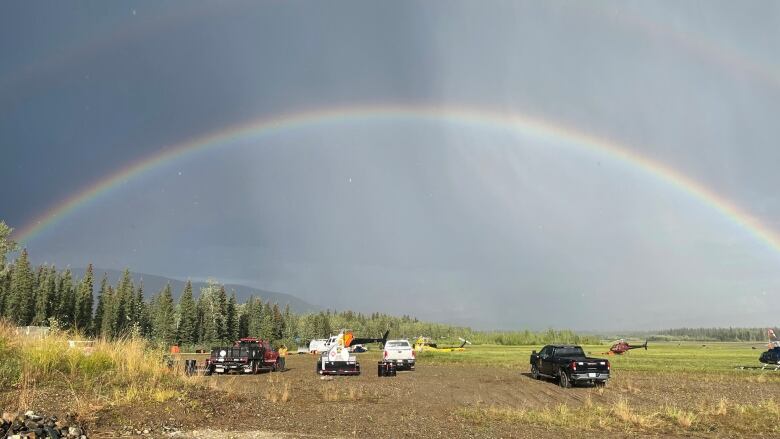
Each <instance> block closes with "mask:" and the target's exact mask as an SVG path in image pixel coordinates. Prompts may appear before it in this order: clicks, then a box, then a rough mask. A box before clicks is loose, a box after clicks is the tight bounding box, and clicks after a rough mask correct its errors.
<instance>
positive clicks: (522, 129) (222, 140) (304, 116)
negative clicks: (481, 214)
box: [16, 105, 780, 253]
mask: <svg viewBox="0 0 780 439" xmlns="http://www.w3.org/2000/svg"><path fill="white" fill-rule="evenodd" d="M393 119H409V120H429V121H439V122H447V123H456V124H464V125H473V126H478V127H485V128H491V129H498V130H510V131H515V132H518V133H520V134H522V135H525V136H530V137H536V138H541V139H543V140H547V141H552V142H565V143H567V144H571V145H574V146H577V147H579V148H582V149H586V150H590V151H592V152H595V153H598V154H601V155H604V156H606V157H609V158H611V159H613V160H616V161H618V162H621V163H624V164H628V165H630V166H633V167H634V168H636V169H641V170H643V171H644V172H645V173H647V174H649V175H651V176H653V177H655V178H657V179H659V180H662V181H664V182H666V183H668V184H670V185H671V186H673V187H675V188H677V189H679V190H680V191H681V192H684V193H687V194H688V195H690V196H692V197H693V198H695V199H698V200H699V201H701V202H702V203H704V204H706V205H709V206H710V207H712V208H714V209H715V210H716V211H718V212H720V213H721V214H722V215H723V216H725V217H727V218H728V219H730V220H731V221H733V222H734V223H736V224H737V225H739V226H740V227H742V228H743V229H745V230H746V231H748V232H749V233H750V234H752V235H753V236H754V237H756V238H757V239H758V240H759V241H761V242H763V243H765V244H766V245H767V246H768V247H769V248H771V249H772V250H774V251H777V252H778V253H780V239H778V237H777V236H776V234H775V233H774V231H772V230H771V229H769V228H768V227H766V226H765V225H764V224H762V223H761V222H760V221H759V220H757V219H756V218H754V217H753V216H751V215H750V214H749V213H747V212H746V211H744V210H742V209H741V208H740V207H739V206H737V205H736V204H735V203H733V202H731V201H730V200H728V199H726V198H724V197H721V196H719V195H718V194H717V193H715V192H714V191H712V190H710V189H708V188H706V187H704V186H703V185H701V184H700V183H698V182H696V181H694V180H693V179H691V178H688V177H686V176H685V175H683V174H681V173H680V172H678V171H676V170H675V169H673V168H671V167H669V166H667V165H665V164H663V163H661V162H658V161H656V160H653V159H650V158H648V157H645V156H642V155H640V154H638V153H637V152H634V151H632V150H631V149H630V148H628V147H627V146H624V145H621V144H619V143H616V142H614V141H611V140H608V139H604V138H599V137H595V136H592V135H590V134H587V133H583V132H580V131H576V130H574V129H570V128H567V127H564V126H562V125H559V124H555V123H552V122H550V121H548V120H543V119H539V118H534V117H531V116H528V115H525V114H521V113H510V112H500V111H495V110H489V109H481V108H473V107H460V106H422V105H376V106H348V107H340V108H333V107H328V108H324V109H317V110H308V111H303V112H297V113H289V114H284V115H280V116H276V117H266V118H260V119H255V120H253V121H250V122H248V123H244V124H239V125H234V126H231V127H228V128H226V129H223V130H220V131H217V132H213V133H211V134H208V135H205V136H202V137H198V138H195V139H192V140H190V141H187V142H184V143H179V144H175V145H172V146H169V147H167V148H164V149H163V150H162V151H161V152H158V153H155V154H152V155H150V156H147V157H145V158H142V159H141V160H138V161H136V162H133V163H131V164H130V165H128V166H125V167H123V168H121V169H119V170H117V171H116V172H114V173H112V174H110V175H108V176H107V177H105V178H103V179H101V180H99V181H97V182H95V183H94V184H92V185H90V186H88V187H86V188H85V189H83V190H81V191H80V192H77V193H75V194H74V195H73V196H71V197H69V198H66V199H65V200H63V201H61V202H60V203H58V204H56V205H55V206H53V207H52V208H50V209H49V210H48V211H46V212H45V213H44V214H42V215H40V216H39V217H38V218H36V219H35V220H33V221H32V222H30V223H29V224H27V225H26V226H25V227H23V228H22V229H21V230H20V231H19V232H18V234H17V238H16V239H17V240H18V241H20V242H22V243H25V242H27V241H29V240H31V239H33V238H34V237H35V236H36V235H38V234H39V233H41V232H42V231H44V230H46V229H47V228H48V227H50V226H52V225H54V224H56V223H57V222H58V221H60V220H61V219H62V218H64V217H66V216H67V215H69V214H71V213H72V212H74V211H76V210H78V209H79V208H80V207H82V206H84V205H86V204H88V203H89V202H90V201H91V200H94V199H96V198H98V197H100V195H102V194H105V193H107V192H109V191H111V189H113V188H115V187H117V186H118V185H120V184H121V183H122V182H125V181H128V180H131V179H134V178H137V177H139V176H141V175H142V174H144V173H146V172H149V171H151V170H153V169H155V168H158V167H161V166H163V165H165V164H167V163H169V162H172V161H174V160H176V159H178V158H181V157H183V156H188V155H191V154H194V153H196V152H198V151H203V150H209V149H212V148H218V147H225V146H228V145H230V144H233V143H235V142H237V141H239V140H249V139H252V138H257V137H263V136H268V135H271V134H275V133H280V132H283V131H291V130H295V129H300V128H304V127H307V126H312V125H318V124H333V123H358V122H363V121H371V120H381V121H391V120H393Z"/></svg>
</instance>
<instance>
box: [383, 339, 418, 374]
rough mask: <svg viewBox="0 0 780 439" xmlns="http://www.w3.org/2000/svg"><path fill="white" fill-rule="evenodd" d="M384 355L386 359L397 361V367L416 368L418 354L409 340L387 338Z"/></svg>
mask: <svg viewBox="0 0 780 439" xmlns="http://www.w3.org/2000/svg"><path fill="white" fill-rule="evenodd" d="M383 355H384V360H385V361H391V362H393V363H395V367H396V369H409V370H414V362H415V359H416V357H417V354H416V353H415V352H414V349H412V344H411V343H409V340H387V342H386V343H385V352H384V354H383Z"/></svg>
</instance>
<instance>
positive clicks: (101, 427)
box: [95, 354, 780, 438]
mask: <svg viewBox="0 0 780 439" xmlns="http://www.w3.org/2000/svg"><path fill="white" fill-rule="evenodd" d="M315 361H316V359H315V358H314V357H311V356H308V355H306V356H292V357H290V358H288V361H287V364H288V368H289V369H288V370H287V371H285V372H281V373H265V374H260V375H223V376H211V377H199V378H197V379H198V380H200V381H202V383H203V384H204V385H205V386H207V387H209V388H211V389H213V390H212V391H206V390H204V391H201V392H197V393H196V394H193V395H190V396H189V398H186V399H183V400H175V401H168V402H166V403H160V404H159V405H158V406H157V407H149V408H148V409H147V410H138V411H126V410H121V409H119V408H107V409H105V410H103V411H102V413H99V415H98V419H96V420H95V427H96V430H97V431H98V432H101V433H103V434H105V435H111V434H112V433H116V432H115V431H114V430H113V429H114V428H115V426H116V425H124V424H132V425H135V426H150V427H152V430H153V431H154V432H161V431H162V430H161V428H162V426H161V425H154V423H151V425H150V423H149V422H148V420H149V419H155V418H161V419H168V418H170V420H171V421H172V422H174V423H175V425H176V427H177V428H179V429H181V430H182V432H183V433H184V434H185V435H187V436H191V437H208V436H203V435H204V434H207V433H203V429H212V430H210V431H212V432H215V431H220V433H218V434H217V436H219V437H237V438H252V437H267V436H264V435H265V434H268V432H275V433H274V434H276V433H282V432H284V433H286V434H290V435H291V437H309V436H310V435H312V434H317V435H319V436H321V437H322V436H324V437H377V436H387V435H388V434H389V435H390V436H392V437H464V438H465V437H531V436H534V437H558V436H559V435H560V434H561V431H560V430H559V429H550V428H549V427H545V426H540V425H519V424H517V423H512V422H474V421H473V420H471V419H469V418H468V417H464V416H463V415H462V413H463V411H464V410H469V409H475V408H476V409H478V408H482V407H484V408H488V407H499V408H502V409H503V408H508V409H545V408H555V407H557V406H559V405H561V404H563V405H566V406H568V407H571V408H578V407H582V406H583V405H585V404H594V405H604V406H608V405H611V404H615V403H617V402H618V401H621V400H622V401H626V402H627V403H628V404H629V405H630V406H631V407H634V408H636V409H639V410H641V409H643V408H646V409H648V410H652V409H655V408H657V407H659V406H664V405H673V406H675V407H683V408H690V409H693V408H695V407H698V406H701V405H702V404H717V402H718V401H719V400H720V399H722V398H723V397H727V398H728V399H729V400H730V401H731V402H733V403H739V404H755V403H758V402H760V401H763V400H766V399H771V398H773V397H774V396H775V395H777V394H778V392H779V391H780V381H778V380H774V379H772V380H770V381H767V380H766V379H763V378H762V376H761V375H755V376H754V377H753V378H745V377H744V376H740V375H733V374H732V375H729V374H724V375H720V374H714V375H706V376H699V375H697V374H695V373H690V374H686V373H682V374H674V375H672V374H669V373H652V372H649V373H643V372H633V371H632V372H620V371H616V372H614V379H613V380H611V381H610V383H609V385H608V386H607V388H606V389H604V390H600V389H597V388H595V387H577V388H573V389H563V388H561V387H559V386H557V385H556V384H555V383H553V382H549V381H536V380H534V379H532V378H531V377H530V376H529V375H528V374H527V370H525V369H523V370H520V369H509V368H505V367H491V366H473V365H458V364H425V362H420V363H419V364H418V367H417V370H416V371H411V372H408V371H405V372H399V374H398V376H396V377H393V378H379V377H377V376H376V358H375V357H374V356H373V355H366V354H364V355H362V356H361V358H360V361H361V366H362V369H363V374H362V375H360V376H358V377H334V378H332V379H322V378H321V377H320V376H319V375H317V374H316V373H315V372H314V370H315ZM136 428H140V427H136ZM196 430H197V432H196ZM228 432H229V433H228ZM215 434H216V433H215ZM566 434H567V437H577V436H579V435H580V433H578V432H576V430H575V431H574V432H572V431H568V432H567V433H566ZM615 434H617V435H618V436H621V435H623V434H625V435H627V436H634V435H636V433H635V432H632V431H626V432H625V433H621V432H617V433H615V432H613V433H612V434H610V436H615ZM223 435H224V436H223ZM581 435H582V436H583V437H585V436H592V435H593V432H592V431H590V432H582V433H581ZM669 435H670V433H669V432H667V433H666V434H664V436H667V437H668V436H669ZM690 435H691V434H690V433H689V434H687V436H690ZM696 435H697V434H696V433H693V436H696ZM713 435H717V432H712V431H711V432H708V433H707V434H703V435H701V436H708V437H711V436H713ZM722 436H729V435H728V434H723V435H722ZM211 437H214V436H211Z"/></svg>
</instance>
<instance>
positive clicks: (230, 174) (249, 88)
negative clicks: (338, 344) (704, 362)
mask: <svg viewBox="0 0 780 439" xmlns="http://www.w3.org/2000/svg"><path fill="white" fill-rule="evenodd" d="M80 5H82V6H80V7H68V6H67V5H66V6H65V7H63V6H61V5H60V6H58V7H60V8H61V9H60V10H56V11H55V10H37V11H36V10H34V8H35V5H33V6H28V5H24V6H19V5H14V7H13V8H11V10H12V14H10V15H4V16H3V18H0V21H2V24H3V26H0V44H2V45H1V46H0V49H2V53H3V64H2V65H0V87H2V86H3V84H11V82H10V81H9V80H6V81H5V82H4V81H3V79H2V78H12V77H13V78H16V79H14V81H13V87H10V88H9V87H6V88H0V99H2V100H3V102H8V103H9V105H3V106H2V107H0V114H1V115H2V117H1V118H0V144H1V145H2V147H3V153H4V160H3V161H2V163H0V179H1V180H0V187H2V199H3V203H2V207H0V209H2V210H0V218H3V219H5V220H6V221H7V222H9V223H11V224H12V225H14V226H16V227H19V226H20V225H21V224H24V223H25V222H26V221H29V220H30V219H31V218H34V217H35V216H36V215H37V214H39V213H40V212H41V211H44V210H46V208H47V206H49V205H51V204H52V203H54V202H56V201H57V200H59V199H62V198H63V197H66V196H68V195H70V194H72V193H73V192H74V191H77V190H78V189H79V188H81V187H84V186H85V185H88V184H90V182H93V181H95V180H97V179H99V178H101V176H104V175H107V174H110V173H111V172H113V171H114V170H115V169H118V168H121V167H122V166H123V165H125V164H126V163H127V162H128V161H130V160H136V159H138V158H140V157H144V156H147V155H149V154H152V153H154V152H157V151H159V150H160V148H161V147H162V146H164V145H167V144H172V143H178V142H181V141H183V140H186V139H189V138H192V137H197V136H200V135H203V134H204V133H208V132H211V131H214V130H219V129H220V128H222V127H224V126H228V125H232V124H235V123H238V122H241V121H246V120H250V119H255V118H257V117H260V116H262V115H273V114H279V113H289V112H291V111H297V110H302V109H308V108H327V107H333V106H339V105H344V104H350V103H382V102H407V103H441V104H447V103H454V104H461V105H466V106H468V105H478V106H481V107H489V108H495V109H499V110H506V111H518V112H528V113H531V114H533V115H536V116H538V117H541V118H546V119H548V120H550V121H553V122H555V123H560V124H563V125H566V126H569V127H571V128H572V129H577V130H580V131H584V132H589V133H593V134H596V135H599V136H603V137H607V138H611V139H615V140H616V141H619V142H621V143H623V144H625V145H627V147H628V148H630V149H631V150H632V151H634V152H636V153H640V154H643V155H646V156H648V157H651V158H654V159H656V160H660V161H663V162H665V163H668V164H669V165H670V166H672V167H673V168H675V169H678V170H680V171H681V172H682V173H684V174H686V175H690V176H691V177H692V178H694V179H695V180H696V181H699V182H701V183H703V184H705V185H706V186H708V187H709V188H711V189H712V190H713V191H714V192H716V193H717V194H719V195H721V196H724V197H727V198H729V199H731V200H733V201H734V202H735V203H736V204H738V205H740V206H742V207H743V208H744V209H745V210H746V211H749V212H751V213H753V214H755V215H756V216H757V217H758V218H760V219H762V220H763V221H764V222H765V223H766V224H768V225H770V226H775V229H780V224H777V223H775V222H773V218H778V214H780V200H779V199H778V196H777V195H776V190H775V188H776V187H777V186H778V183H780V181H778V177H777V175H776V172H775V167H776V163H778V162H780V157H779V156H778V154H780V152H779V150H778V149H777V148H776V147H775V143H776V142H775V140H774V139H776V138H777V135H778V134H779V133H778V132H777V130H778V128H777V124H776V123H775V121H774V118H775V117H774V115H776V114H778V110H780V108H778V106H779V104H778V102H780V101H778V100H777V97H778V95H780V90H778V88H777V86H776V85H777V83H776V82H775V83H773V82H772V81H771V80H767V78H768V77H769V78H770V79H771V77H772V76H771V75H772V74H774V75H775V78H776V77H777V74H776V72H777V71H778V70H777V67H778V66H779V65H780V59H778V56H777V54H778V53H780V50H778V49H780V48H778V47H776V46H777V44H780V43H778V42H780V38H778V37H780V35H778V32H780V30H778V29H780V27H778V26H777V23H778V22H780V16H778V8H777V7H776V5H773V4H772V3H771V2H770V3H761V2H753V3H750V4H748V5H745V6H740V7H737V6H735V5H734V4H730V3H723V4H716V3H707V7H706V8H704V11H703V12H702V10H701V9H702V8H699V7H696V6H695V5H687V4H677V3H665V2H661V3H655V4H652V5H645V4H644V3H630V2H629V3H626V2H616V3H600V4H598V5H589V4H578V5H571V4H565V3H554V2H548V3H533V2H531V3H525V2H446V3H445V2H441V3H439V2H425V3H405V2H402V3H399V2H392V3H388V2H376V3H372V2H328V3H327V4H325V3H298V2H294V3H293V2H280V3H264V4H258V3H255V2H249V3H232V4H230V7H214V5H213V4H210V3H199V4H197V5H196V6H193V9H195V11H184V12H187V13H183V14H182V15H183V17H178V16H177V14H176V13H175V12H176V9H178V8H179V7H183V6H182V5H183V4H177V3H169V4H167V5H166V6H165V7H164V8H162V9H161V7H160V6H159V5H157V4H156V3H143V2H141V3H132V4H122V5H117V4H105V3H103V2H98V3H84V4H80ZM172 5H174V6H172ZM133 11H135V14H133ZM13 17H16V18H17V20H14V19H13ZM171 17H176V19H172V18H171ZM631 17H639V18H640V19H641V20H644V21H643V23H649V24H653V23H656V26H655V27H652V26H651V27H646V28H642V27H641V26H631V25H627V23H631V22H632V21H631V19H632V18H631ZM21 18H24V19H21ZM33 18H36V19H33ZM751 18H755V20H751ZM167 20H170V21H167ZM135 22H137V23H135ZM106 23H111V26H108V25H107V24H106ZM134 26H137V28H138V29H142V30H144V31H143V32H138V31H135V30H134V29H136V28H135V27H134ZM47 28H48V29H49V30H48V31H47ZM112 29H119V30H118V31H117V32H118V33H119V34H121V35H122V37H121V38H118V39H117V41H116V42H112V43H110V44H108V43H106V44H95V41H94V40H95V39H100V38H108V39H110V38H111V35H112ZM128 29H129V30H128ZM46 32H50V33H51V34H52V35H56V36H57V37H58V38H56V39H48V40H47V39H46V38H42V37H41V35H42V34H45V33H46ZM10 36H13V37H14V38H13V41H14V42H13V43H9V42H8V41H9V39H8V37H10ZM681 38H688V40H684V39H681ZM81 41H85V42H86V43H88V44H92V45H93V46H92V48H91V49H90V50H73V53H77V54H78V56H77V57H73V58H68V57H65V58H64V59H59V60H57V61H56V62H42V61H39V60H41V59H47V57H49V56H56V54H57V50H60V49H61V48H62V47H66V48H67V47H80V43H79V42H81ZM686 42H687V43H686ZM690 42H697V44H698V45H696V44H692V43H690ZM702 42H704V43H702ZM705 43H706V45H702V44H705ZM702 48H704V49H706V50H703V49H702ZM729 53H738V54H740V57H741V58H737V61H739V60H741V63H740V62H736V63H734V64H728V63H729V62H731V60H734V59H735V58H734V57H733V56H732V57H729V56H720V55H723V54H729ZM6 54H7V56H6ZM745 60H749V61H751V63H747V62H745ZM750 65H758V66H762V68H763V69H765V71H764V73H766V72H769V76H767V75H766V74H763V73H762V74H757V73H756V71H755V70H751V69H750V68H749V66H750ZM29 66H43V67H41V68H39V69H38V70H35V69H33V70H34V72H33V73H31V74H25V75H21V76H19V75H18V71H19V70H18V69H25V68H26V69H29ZM746 66H748V67H746ZM44 67H45V68H44ZM36 68H37V67H36ZM6 158H7V159H6ZM28 246H29V248H30V250H31V252H32V254H33V256H34V257H35V258H36V259H37V260H38V261H50V262H56V263H57V264H58V265H64V264H68V263H69V264H71V265H74V266H80V265H84V264H86V263H88V262H93V263H95V264H97V265H99V266H107V267H117V268H121V267H125V266H130V267H132V268H133V269H135V270H137V271H141V272H149V273H159V274H163V275H170V276H178V277H188V276H189V277H193V278H205V277H208V276H215V277H217V278H220V279H221V280H223V281H226V282H241V283H246V284H251V285H254V286H257V287H261V288H265V289H269V290H278V291H284V292H288V293H291V294H295V295H298V296H300V297H301V298H303V299H305V300H308V301H310V302H313V303H318V304H320V305H323V306H330V307H337V308H339V309H344V308H347V307H349V308H353V309H358V310H364V311H372V310H382V311H386V312H392V313H399V314H400V313H407V314H414V315H417V316H419V317H421V318H427V319H435V320H441V321H451V322H458V323H466V324H471V325H475V326H478V327H486V328H487V327H500V328H519V327H535V328H542V327H546V326H550V325H554V326H569V327H575V328H588V329H595V328H593V326H592V325H593V324H592V322H593V316H598V315H602V314H603V313H604V311H605V310H607V309H610V308H612V307H616V306H617V307H620V306H623V305H622V304H623V303H628V304H631V306H632V307H637V308H641V309H643V310H644V312H643V313H639V314H632V315H626V316H622V317H620V316H617V317H615V319H614V321H613V322H611V323H610V324H609V326H610V328H620V327H641V328H647V327H659V326H677V325H687V326H692V325H700V324H717V325H761V324H769V323H772V320H771V319H772V316H773V314H772V312H771V307H770V303H771V302H770V300H771V297H773V295H775V296H776V294H777V292H778V288H779V287H780V276H778V274H777V272H776V266H777V262H778V260H780V256H778V254H777V252H776V251H771V250H770V249H768V248H767V247H766V246H764V245H762V244H761V243H760V242H758V241H757V240H756V239H755V237H753V236H752V235H750V234H749V233H747V232H746V231H745V230H743V229H740V228H739V227H737V226H736V225H735V224H734V223H732V222H731V221H730V220H729V219H728V218H726V217H724V216H723V215H722V214H720V213H718V212H717V211H715V210H714V209H713V208H712V207H711V206H707V205H706V204H704V203H702V202H700V201H698V200H696V199H694V198H693V197H691V196H690V195H687V194H685V193H684V191H681V190H680V188H678V187H675V186H673V185H670V184H668V183H666V182H663V181H661V180H659V179H656V178H653V177H652V176H650V175H649V174H648V173H647V172H640V171H639V170H638V169H636V168H632V167H631V166H628V165H626V164H621V163H618V162H616V161H614V160H610V159H609V158H608V157H605V156H603V155H601V156H600V155H595V154H593V152H589V151H587V150H585V149H583V148H577V147H576V146H572V145H563V144H559V143H557V142H554V141H552V142H551V141H540V140H539V139H535V138H530V137H526V136H523V135H520V134H518V133H508V132H504V131H492V130H487V129H475V128H473V127H468V126H465V125H459V124H458V123H455V122H450V123H445V122H436V123H434V122H430V121H428V122H425V121H413V120H406V121H395V122H390V121H374V122H370V123H366V122H363V123H355V122H354V121H353V122H350V121H348V120H346V121H342V122H340V123H332V124H326V125H318V126H307V127H301V128H299V129H297V130H292V131H289V132H287V133H285V134H277V135H273V136H269V137H264V138H262V139H254V140H250V141H244V142H238V143H237V144H235V145H232V146H228V147H225V148H219V149H213V150H211V151H209V152H206V153H203V154H198V155H193V156H188V157H184V158H182V159H179V160H176V161H173V162H171V163H167V164H165V165H164V166H161V167H159V168H157V169H155V170H153V171H152V172H149V173H146V174H143V178H139V179H136V180H131V181H128V182H125V183H123V184H122V185H120V186H119V187H118V188H116V189H115V190H113V191H111V192H109V193H108V194H106V195H105V196H103V197H100V198H98V199H96V200H94V201H93V202H91V203H89V204H87V205H86V206H85V207H83V208H81V209H80V210H78V211H77V212H76V213H75V214H73V215H71V216H68V217H66V218H64V219H63V220H61V221H60V222H59V223H57V224H56V225H55V226H54V227H51V228H50V229H49V230H47V231H45V232H44V233H43V234H41V235H40V236H39V237H37V238H35V239H33V240H32V241H30V242H29V243H28ZM606 329H609V328H606Z"/></svg>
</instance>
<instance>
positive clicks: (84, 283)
mask: <svg viewBox="0 0 780 439" xmlns="http://www.w3.org/2000/svg"><path fill="white" fill-rule="evenodd" d="M94 284H95V279H94V274H93V272H92V264H89V265H87V271H86V272H85V273H84V277H83V278H82V279H81V282H79V288H78V292H77V293H76V310H75V319H74V320H75V325H74V326H75V327H77V328H79V329H81V330H83V331H87V332H89V331H91V330H92V306H93V304H94V298H93V294H94V293H93V288H94Z"/></svg>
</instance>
